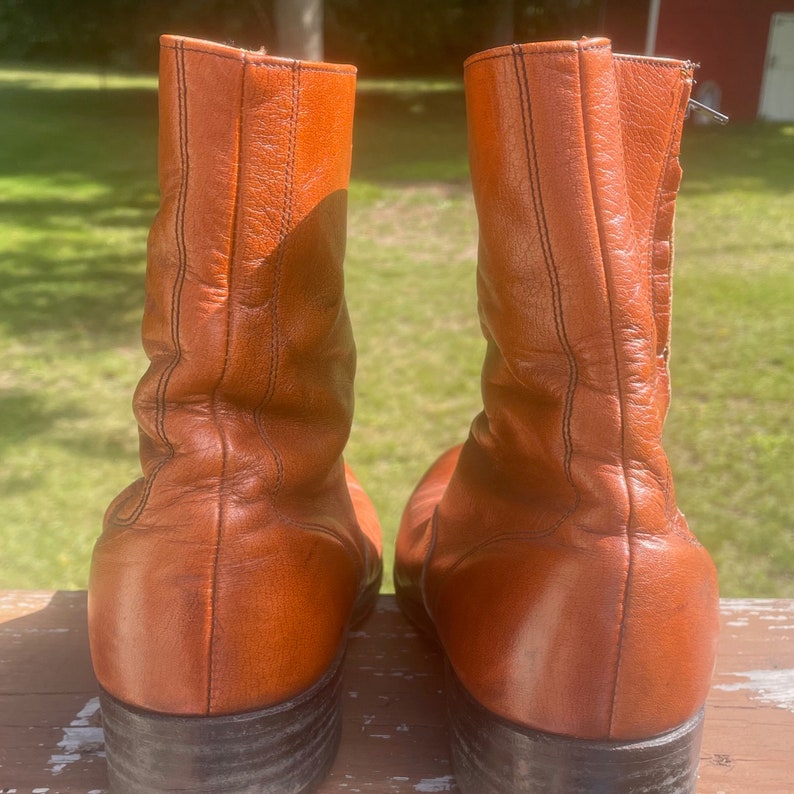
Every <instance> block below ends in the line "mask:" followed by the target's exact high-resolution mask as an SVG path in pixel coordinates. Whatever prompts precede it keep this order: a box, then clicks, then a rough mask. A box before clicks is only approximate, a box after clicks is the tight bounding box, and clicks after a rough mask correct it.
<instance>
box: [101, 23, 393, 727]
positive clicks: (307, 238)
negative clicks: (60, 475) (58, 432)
mask: <svg viewBox="0 0 794 794" xmlns="http://www.w3.org/2000/svg"><path fill="white" fill-rule="evenodd" d="M354 91H355V69H354V68H353V67H350V66H334V65H330V64H322V63H309V62H301V61H291V60H285V59H280V58H273V57H269V56H267V55H265V54H262V53H253V52H247V51H244V50H239V49H236V48H233V47H227V46H222V45H218V44H213V43H209V42H204V41H196V40H192V39H185V38H177V37H173V36H164V37H163V38H162V39H161V69H160V124H161V126H160V142H159V176H160V187H161V206H160V210H159V212H158V214H157V217H156V219H155V221H154V224H153V227H152V230H151V234H150V237H149V250H148V269H147V287H146V290H147V294H146V309H145V316H144V321H143V341H144V348H145V350H146V353H147V355H148V357H149V359H150V361H151V364H150V366H149V369H148V370H147V372H146V374H145V375H144V376H143V378H142V380H141V381H140V384H139V386H138V389H137V391H136V394H135V398H134V409H135V415H136V417H137V421H138V424H139V427H140V455H141V465H142V471H143V477H142V478H141V479H139V480H138V481H136V482H135V483H133V484H132V485H131V486H130V487H129V488H127V489H126V490H125V491H123V492H122V493H121V494H120V495H119V496H118V497H117V498H116V499H115V501H114V502H113V503H112V504H111V505H110V507H109V508H108V511H107V514H106V517H105V524H104V529H103V533H102V535H101V537H100V538H99V540H98V542H97V544H96V548H95V551H94V557H93V563H92V569H91V578H90V592H89V627H90V640H91V651H92V656H93V661H94V668H95V671H96V674H97V677H98V678H99V681H100V683H101V684H102V686H103V687H104V688H105V689H106V690H108V691H109V692H110V693H111V694H113V695H114V696H116V697H117V698H120V699H121V700H123V701H125V702H126V703H128V704H133V705H136V706H139V707H142V708H146V709H150V710H154V711H160V712H166V713H170V714H185V715H215V714H226V713H232V712H240V711H246V710H250V709H257V708H262V707H265V706H268V705H272V704H276V703H280V702H283V701H285V700H287V699H289V698H291V697H293V696H295V695H296V694H298V693H300V692H302V691H304V690H305V689H306V688H308V687H309V686H311V685H312V684H313V683H315V682H316V681H317V680H318V679H319V678H320V677H321V676H322V675H323V674H324V673H325V672H326V671H327V670H328V669H329V667H330V666H331V665H332V664H333V663H334V662H335V659H336V658H337V657H338V655H339V651H340V648H341V647H342V645H343V643H344V639H345V636H346V630H347V627H348V624H349V622H350V620H351V616H353V615H354V613H359V612H361V611H362V610H363V609H365V608H366V606H367V604H368V603H369V602H370V601H371V599H372V598H373V597H374V595H375V594H376V592H377V585H378V582H379V577H380V534H379V533H380V530H379V526H378V520H377V516H376V515H375V510H374V508H373V506H372V504H371V502H370V501H369V499H368V498H367V496H366V494H365V493H364V492H363V490H362V489H361V486H360V485H359V484H358V483H357V482H356V480H355V478H354V477H353V476H352V474H351V473H350V472H349V471H347V470H346V468H345V464H344V463H343V460H342V450H343V448H344V446H345V443H346V441H347V438H348V434H349V431H350V425H351V419H352V411H353V376H354V370H355V347H354V342H353V337H352V333H351V329H350V322H349V318H348V314H347V308H346V305H345V300H344V293H343V274H342V259H343V255H344V247H345V213H346V189H347V183H348V176H349V169H350V155H351V130H352V117H353V103H354Z"/></svg>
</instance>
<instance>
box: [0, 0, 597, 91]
mask: <svg viewBox="0 0 794 794" xmlns="http://www.w3.org/2000/svg"><path fill="white" fill-rule="evenodd" d="M309 2H311V0H309ZM279 5H281V6H285V5H291V6H292V7H293V8H297V7H299V6H301V5H306V3H305V2H303V1H302V0H173V1H172V2H169V3H163V2H158V1H157V0H102V1H101V2H99V0H71V2H57V3H56V2H52V0H0V48H1V49H0V51H1V52H2V53H3V59H4V60H6V61H19V62H31V63H37V62H38V63H48V64H58V63H60V64H67V63H68V64H74V65H85V66H96V67H99V68H102V69H112V70H118V69H122V70H127V69H130V70H132V69H136V70H137V69H145V70H154V69H155V68H156V66H157V63H156V57H157V47H156V42H157V37H158V36H159V35H160V34H161V33H167V32H170V33H178V34H180V35H185V36H195V37H198V38H211V39H214V40H218V41H228V42H230V43H234V44H236V45H237V46H241V47H247V48H251V49H257V48H259V47H262V46H264V47H266V48H267V50H268V51H273V52H277V51H278V49H279V35H278V32H277V27H278V25H277V24H276V22H277V12H278V6H279ZM323 5H324V39H325V57H326V58H327V59H328V60H331V61H344V62H350V63H355V64H357V65H358V67H359V70H360V72H361V74H362V75H365V76H389V77H399V76H409V75H410V76H417V75H444V74H455V75H457V74H458V72H459V69H460V64H461V62H462V61H463V60H464V59H465V58H466V57H467V56H468V55H470V54H471V53H473V52H477V51H479V50H482V49H486V48H488V47H491V46H497V45H500V44H510V43H512V42H513V41H528V40H533V39H539V38H555V37H565V38H575V37H577V36H579V35H583V34H585V33H592V32H593V31H594V30H596V29H598V28H599V20H600V18H601V14H602V13H603V10H604V6H605V2H604V0H431V1H430V2H428V1H427V0H378V2H372V0H326V2H325V3H324V4H323ZM284 54H289V53H284Z"/></svg>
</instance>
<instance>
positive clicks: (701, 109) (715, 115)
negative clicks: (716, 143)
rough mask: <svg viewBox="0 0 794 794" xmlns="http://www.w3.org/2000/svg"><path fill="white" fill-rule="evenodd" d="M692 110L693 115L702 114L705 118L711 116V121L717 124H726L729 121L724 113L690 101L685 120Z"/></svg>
mask: <svg viewBox="0 0 794 794" xmlns="http://www.w3.org/2000/svg"><path fill="white" fill-rule="evenodd" d="M693 110H694V111H695V113H703V114H704V115H706V116H711V118H712V120H713V121H716V122H717V124H727V123H728V121H729V119H728V117H727V116H726V115H725V114H724V113H720V112H719V110H714V108H710V107H709V106H708V105H704V104H703V103H701V102H697V101H696V100H694V99H690V100H689V104H688V105H687V109H686V117H685V118H689V114H690V113H691V112H692V111H693Z"/></svg>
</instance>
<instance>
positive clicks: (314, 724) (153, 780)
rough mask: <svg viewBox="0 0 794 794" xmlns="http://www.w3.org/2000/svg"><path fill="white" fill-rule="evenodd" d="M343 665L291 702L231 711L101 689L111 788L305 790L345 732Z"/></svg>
mask: <svg viewBox="0 0 794 794" xmlns="http://www.w3.org/2000/svg"><path fill="white" fill-rule="evenodd" d="M341 673H342V665H341V664H336V665H335V666H334V669H333V670H331V671H330V672H329V673H328V674H327V675H326V676H325V677H324V678H323V679H322V680H321V681H320V682H318V683H317V684H316V685H315V686H314V687H312V688H311V689H310V690H307V691H306V692H304V693H303V694H301V695H299V696H298V697H296V698H294V699H293V700H290V701H288V702H286V703H282V704H279V705H278V706H273V707H271V708H267V709H263V710H261V711H254V712H248V713H245V714H233V715H230V716H225V717H177V716H169V715H163V714H156V713H153V712H149V711H142V710H140V709H136V708H134V707H131V706H129V705H126V704H124V703H121V702H120V701H118V700H116V699H115V698H113V697H111V696H110V695H109V694H107V693H106V692H103V693H102V694H101V697H100V700H101V705H102V723H103V727H104V731H105V747H106V751H107V763H108V776H109V779H110V792H111V794H144V793H145V794H165V792H177V791H178V792H183V794H184V792H191V793H194V792H195V793H196V794H210V792H212V794H305V793H306V792H310V791H313V790H314V789H315V788H316V787H317V786H318V785H319V784H320V782H321V781H322V780H323V778H324V777H325V776H326V774H327V772H328V770H329V769H330V767H331V764H332V763H333V761H334V757H335V756H336V751H337V748H338V746H339V737H340V733H341V714H340V705H341V703H340V700H341V692H342V689H341V683H342V675H341Z"/></svg>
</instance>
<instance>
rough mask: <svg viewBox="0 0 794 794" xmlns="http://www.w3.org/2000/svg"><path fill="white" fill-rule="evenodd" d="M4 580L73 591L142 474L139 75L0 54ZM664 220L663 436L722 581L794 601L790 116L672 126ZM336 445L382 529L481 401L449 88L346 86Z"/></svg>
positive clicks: (740, 590) (472, 226)
mask: <svg viewBox="0 0 794 794" xmlns="http://www.w3.org/2000/svg"><path fill="white" fill-rule="evenodd" d="M0 119H1V121H0V210H1V213H0V279H1V281H0V286H1V289H0V355H2V360H3V363H4V366H3V368H2V372H0V565H1V566H2V568H0V587H25V588H34V587H42V588H52V587H59V588H69V587H84V586H85V584H86V579H87V570H88V560H89V556H90V552H91V546H92V544H93V541H94V538H95V536H96V535H97V533H98V531H99V528H100V524H101V519H102V513H103V511H104V508H105V506H106V504H107V503H108V502H109V501H110V499H111V498H112V497H113V496H114V495H115V494H116V493H117V492H118V491H119V490H120V489H121V488H122V487H123V486H125V485H126V484H127V483H128V482H129V481H130V480H131V479H132V478H134V477H135V476H137V473H138V465H137V458H136V452H137V435H136V429H135V425H134V422H133V419H132V413H131V410H130V399H131V395H132V390H133V388H134V385H135V383H136V381H137V379H138V377H139V376H140V374H141V373H142V372H143V369H144V367H145V364H146V362H145V359H144V356H143V353H142V351H141V349H140V342H139V323H140V315H141V311H142V305H143V271H144V251H145V240H146V234H147V230H148V225H149V223H150V221H151V218H152V216H153V214H154V212H155V211H156V208H157V189H156V173H155V169H156V150H155V146H156V126H157V120H156V94H155V83H154V80H152V79H150V78H126V77H113V76H110V77H108V78H106V79H105V80H104V81H103V83H102V84H101V85H100V80H99V78H98V77H97V76H96V75H93V74H90V73H64V74H60V73H52V72H49V73H48V72H42V71H30V70H12V69H5V70H0ZM683 159H684V166H685V170H686V173H685V179H684V189H683V191H682V195H681V198H680V201H679V208H678V221H677V279H676V290H675V326H674V331H673V363H672V368H673V386H674V396H673V407H672V410H671V413H670V418H669V421H668V433H667V438H668V452H669V454H670V457H671V459H672V462H673V468H674V471H675V473H676V481H677V489H678V496H679V503H680V505H681V507H682V509H683V510H684V511H685V512H686V513H687V515H688V517H689V519H690V523H691V525H692V527H693V529H694V530H695V531H696V532H697V533H698V535H699V536H700V537H701V539H702V540H703V541H704V543H705V544H706V545H707V546H708V548H709V549H710V550H711V551H712V553H713V554H714V557H715V559H716V561H717V565H718V567H719V568H720V572H721V581H722V590H723V594H725V595H731V596H743V595H744V596H794V574H793V572H794V531H793V530H794V482H792V475H791V471H792V467H794V435H793V434H792V432H791V425H792V396H791V393H792V386H793V385H794V377H792V376H793V375H794V354H793V353H792V351H793V350H794V322H792V316H793V315H794V312H793V311H792V305H794V268H792V265H791V261H792V253H793V252H794V125H790V126H743V125H740V124H734V125H731V126H730V127H728V128H727V129H719V130H711V129H699V128H690V129H689V130H688V131H687V134H686V139H685V146H684V157H683ZM349 230H350V237H349V241H348V258H347V281H348V302H349V304H350V310H351V314H352V317H353V322H354V330H355V333H356V339H357V342H358V347H359V370H358V379H357V384H356V390H357V411H356V418H355V424H354V427H353V433H352V436H351V440H350V444H349V446H348V452H347V457H348V459H349V460H350V462H351V463H352V464H353V466H354V468H355V469H356V471H357V473H358V475H359V477H360V479H361V480H362V481H363V483H364V484H365V486H367V488H368V490H369V491H370V494H371V496H372V497H373V499H374V501H375V503H376V505H377V507H378V509H379V511H380V514H381V518H382V521H383V525H384V534H385V541H386V543H385V545H386V550H387V552H386V553H387V568H390V567H391V545H392V541H393V538H394V534H395V532H396V528H397V524H398V522H399V517H400V513H401V510H402V506H403V504H404V502H405V500H406V499H407V497H408V495H409V493H410V491H411V489H412V488H413V485H414V483H415V481H416V479H417V478H418V477H419V476H420V475H421V473H422V472H423V470H424V469H425V467H426V466H427V465H428V464H429V463H430V461H431V460H432V459H433V458H434V457H435V456H436V455H437V454H438V453H439V452H440V451H441V450H443V449H444V448H445V447H447V446H449V445H450V444H452V443H455V442H457V441H459V440H462V439H463V438H464V437H465V435H466V432H467V429H468V425H469V422H470V421H471V418H472V416H473V415H474V413H475V412H476V411H477V410H478V409H479V406H480V398H479V366H480V359H481V356H482V352H483V343H482V341H481V338H480V334H479V328H478V323H477V316H476V310H475V301H476V298H475V293H474V259H475V255H476V218H475V216H474V209H473V204H472V200H471V196H470V193H469V189H468V185H467V165H466V141H465V122H464V108H463V97H462V93H461V90H460V87H459V86H457V85H450V84H444V83H416V82H414V83H392V84H367V83H363V84H362V85H361V87H360V93H359V102H358V109H357V127H356V144H355V155H354V171H353V182H352V186H351V191H350V226H349Z"/></svg>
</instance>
